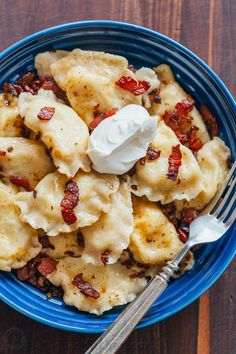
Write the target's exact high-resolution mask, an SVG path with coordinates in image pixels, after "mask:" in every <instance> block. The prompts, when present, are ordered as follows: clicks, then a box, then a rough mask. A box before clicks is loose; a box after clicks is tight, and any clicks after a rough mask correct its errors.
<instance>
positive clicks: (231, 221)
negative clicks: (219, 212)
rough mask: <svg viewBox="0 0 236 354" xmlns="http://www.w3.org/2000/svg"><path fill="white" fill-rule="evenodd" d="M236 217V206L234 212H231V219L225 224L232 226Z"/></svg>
mask: <svg viewBox="0 0 236 354" xmlns="http://www.w3.org/2000/svg"><path fill="white" fill-rule="evenodd" d="M235 219H236V208H235V209H234V211H233V213H232V214H231V216H230V217H229V219H228V220H227V221H226V223H225V225H226V226H227V227H230V225H232V224H233V222H234V221H235Z"/></svg>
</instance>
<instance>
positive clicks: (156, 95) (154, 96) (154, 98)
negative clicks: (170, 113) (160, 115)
mask: <svg viewBox="0 0 236 354" xmlns="http://www.w3.org/2000/svg"><path fill="white" fill-rule="evenodd" d="M159 93H160V90H159V89H154V90H152V91H151V92H150V93H149V94H148V97H149V99H150V101H151V102H153V103H161V97H160V96H159Z"/></svg>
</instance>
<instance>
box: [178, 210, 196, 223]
mask: <svg viewBox="0 0 236 354" xmlns="http://www.w3.org/2000/svg"><path fill="white" fill-rule="evenodd" d="M198 214H199V213H198V211H197V210H196V209H194V208H184V209H183V210H181V221H182V222H183V223H185V224H187V225H190V224H191V222H192V221H193V220H194V219H196V218H197V217H198Z"/></svg>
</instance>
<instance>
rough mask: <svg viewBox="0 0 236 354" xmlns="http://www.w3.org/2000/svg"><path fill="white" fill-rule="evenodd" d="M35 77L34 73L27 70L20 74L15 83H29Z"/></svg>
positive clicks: (23, 84)
mask: <svg viewBox="0 0 236 354" xmlns="http://www.w3.org/2000/svg"><path fill="white" fill-rule="evenodd" d="M35 78H36V73H34V72H28V73H26V74H24V75H23V76H21V77H20V78H19V80H17V84H18V85H21V86H25V85H30V84H32V82H33V81H34V80H35Z"/></svg>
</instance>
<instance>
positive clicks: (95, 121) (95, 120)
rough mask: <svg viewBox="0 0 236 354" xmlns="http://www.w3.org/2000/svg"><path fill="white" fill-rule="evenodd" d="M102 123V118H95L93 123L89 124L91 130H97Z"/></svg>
mask: <svg viewBox="0 0 236 354" xmlns="http://www.w3.org/2000/svg"><path fill="white" fill-rule="evenodd" d="M101 122H102V118H101V117H97V118H94V120H92V122H91V123H90V124H89V126H90V128H92V129H95V128H96V127H97V126H98V125H99V124H100V123H101Z"/></svg>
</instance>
